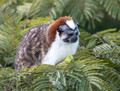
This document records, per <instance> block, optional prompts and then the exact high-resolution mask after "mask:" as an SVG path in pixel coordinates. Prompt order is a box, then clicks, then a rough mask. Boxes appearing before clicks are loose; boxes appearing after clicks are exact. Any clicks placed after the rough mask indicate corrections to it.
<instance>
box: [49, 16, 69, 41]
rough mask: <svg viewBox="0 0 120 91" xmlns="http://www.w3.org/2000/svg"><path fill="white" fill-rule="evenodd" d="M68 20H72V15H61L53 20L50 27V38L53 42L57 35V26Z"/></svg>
mask: <svg viewBox="0 0 120 91" xmlns="http://www.w3.org/2000/svg"><path fill="white" fill-rule="evenodd" d="M67 20H71V18H70V17H60V18H59V19H57V20H56V21H55V22H53V23H52V24H51V25H50V27H49V33H48V34H49V40H50V43H52V42H53V41H54V40H55V36H56V30H57V28H58V27H59V26H60V25H61V24H63V23H65V22H66V21H67Z"/></svg>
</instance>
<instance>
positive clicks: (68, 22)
mask: <svg viewBox="0 0 120 91" xmlns="http://www.w3.org/2000/svg"><path fill="white" fill-rule="evenodd" d="M66 24H67V25H68V26H69V27H70V28H71V29H73V30H74V29H75V27H76V25H75V23H74V21H73V20H67V21H66Z"/></svg>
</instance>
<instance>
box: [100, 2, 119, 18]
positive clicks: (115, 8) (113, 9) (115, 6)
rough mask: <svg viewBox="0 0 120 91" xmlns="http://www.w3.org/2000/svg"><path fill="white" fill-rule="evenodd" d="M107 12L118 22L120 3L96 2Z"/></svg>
mask: <svg viewBox="0 0 120 91" xmlns="http://www.w3.org/2000/svg"><path fill="white" fill-rule="evenodd" d="M98 2H99V3H100V4H101V5H102V6H103V7H104V8H105V10H106V11H107V12H108V14H109V15H111V16H112V17H113V18H115V19H119V20H120V13H119V12H120V2H119V0H99V1H98Z"/></svg>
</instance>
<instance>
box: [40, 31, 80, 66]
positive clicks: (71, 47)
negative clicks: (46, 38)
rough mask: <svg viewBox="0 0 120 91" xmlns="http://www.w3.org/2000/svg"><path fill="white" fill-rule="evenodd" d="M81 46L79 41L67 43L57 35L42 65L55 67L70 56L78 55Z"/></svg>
mask: <svg viewBox="0 0 120 91" xmlns="http://www.w3.org/2000/svg"><path fill="white" fill-rule="evenodd" d="M78 45H79V39H78V41H77V42H75V43H66V42H64V41H63V40H62V39H61V37H60V36H59V34H58V32H57V34H56V39H55V41H54V42H53V43H52V45H51V47H50V48H49V50H48V52H47V54H46V56H45V57H44V59H43V60H42V64H50V65H55V64H57V63H59V62H60V61H62V60H63V59H65V58H66V57H67V56H68V55H70V54H71V55H73V54H75V53H76V51H77V48H78Z"/></svg>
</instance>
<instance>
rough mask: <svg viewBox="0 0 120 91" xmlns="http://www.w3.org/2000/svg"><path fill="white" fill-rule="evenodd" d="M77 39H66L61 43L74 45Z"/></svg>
mask: <svg viewBox="0 0 120 91" xmlns="http://www.w3.org/2000/svg"><path fill="white" fill-rule="evenodd" d="M77 40H78V39H71V40H68V39H64V40H63V41H64V42H67V43H75V42H77Z"/></svg>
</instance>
